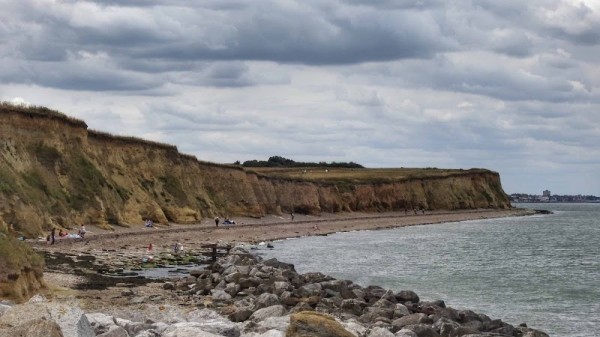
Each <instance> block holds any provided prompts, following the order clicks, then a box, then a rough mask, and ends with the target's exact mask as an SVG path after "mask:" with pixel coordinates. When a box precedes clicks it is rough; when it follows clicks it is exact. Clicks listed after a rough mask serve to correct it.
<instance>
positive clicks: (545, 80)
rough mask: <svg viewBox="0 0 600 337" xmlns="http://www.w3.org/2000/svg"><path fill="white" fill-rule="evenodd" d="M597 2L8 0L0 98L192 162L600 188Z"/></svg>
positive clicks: (3, 10) (3, 7) (0, 46)
mask: <svg viewBox="0 0 600 337" xmlns="http://www.w3.org/2000/svg"><path fill="white" fill-rule="evenodd" d="M599 11H600V6H598V5H597V4H596V2H594V1H570V0H569V1H567V0H532V1H528V2H523V1H516V0H506V1H493V0H481V1H477V2H447V1H438V0H435V1H416V0H373V1H358V0H318V1H317V0H307V1H296V0H290V1H282V0H257V1H252V2H248V1H240V0H208V1H202V2H189V1H183V0H148V1H146V0H144V1H141V0H128V1H124V0H108V1H75V0H67V1H51V0H23V1H13V2H2V3H0V62H2V67H0V97H1V98H2V99H3V100H11V99H13V98H15V97H20V98H22V100H23V101H26V102H31V103H32V104H35V105H46V106H49V107H51V108H55V109H59V110H62V111H64V112H65V113H67V114H70V115H73V116H74V117H77V118H81V119H84V120H85V121H86V123H88V124H89V125H90V127H91V128H93V129H99V130H104V131H108V132H111V133H116V134H124V135H134V136H141V137H148V138H151V139H154V140H159V141H164V142H167V143H172V144H175V145H177V146H178V148H179V149H180V150H182V151H184V152H186V153H190V154H194V155H196V156H197V157H198V158H200V159H202V160H210V161H216V162H233V161H235V160H242V161H243V160H248V159H266V158H267V157H269V156H270V155H283V156H286V157H290V158H293V159H295V160H305V161H321V160H324V161H332V160H335V161H355V162H359V163H361V164H364V165H368V166H373V167H394V166H396V167H397V166H405V167H406V166H411V167H415V166H425V167H427V166H437V167H457V168H459V167H462V168H469V167H487V168H490V169H493V170H497V171H499V172H500V173H501V175H502V179H503V183H504V184H505V188H506V189H507V190H508V191H509V192H519V191H523V192H536V191H539V190H542V189H545V188H549V189H551V190H553V192H559V191H561V190H562V191H563V192H567V191H573V192H578V193H586V192H587V193H596V194H600V192H598V191H600V182H594V181H595V180H594V181H593V182H591V183H590V182H589V181H590V179H588V181H587V182H584V181H583V178H584V177H588V178H589V177H595V172H597V169H598V168H599V166H600V163H599V162H598V159H597V158H599V157H600V156H599V155H598V152H597V150H596V148H597V144H598V143H599V142H600V130H599V126H598V125H600V120H599V117H598V116H599V115H598V114H597V111H598V108H599V104H600V94H599V92H600V70H599V69H600V67H599V66H598V60H597V57H596V55H599V54H600V43H599V33H598V32H599V31H600V27H599V26H598V24H599V22H600V19H599V15H600V14H599V13H600V12H599ZM594 170H596V171H594ZM570 172H577V174H571V173H570ZM553 176H560V177H565V178H564V179H563V180H564V182H563V181H557V180H558V179H553V178H552V177H553ZM592 180H593V179H592ZM596 180H597V179H596ZM544 181H549V182H551V183H552V184H555V185H554V186H546V185H545V183H544ZM520 188H524V189H525V190H515V189H520Z"/></svg>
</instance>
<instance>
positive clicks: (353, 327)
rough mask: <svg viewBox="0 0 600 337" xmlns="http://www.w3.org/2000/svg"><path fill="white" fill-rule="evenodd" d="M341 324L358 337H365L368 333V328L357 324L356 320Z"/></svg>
mask: <svg viewBox="0 0 600 337" xmlns="http://www.w3.org/2000/svg"><path fill="white" fill-rule="evenodd" d="M341 324H342V326H343V327H344V328H345V329H346V330H348V331H350V332H351V333H352V334H353V335H354V336H356V337H360V336H364V335H365V332H367V328H365V327H364V326H363V325H362V324H359V323H358V322H356V321H355V320H354V319H349V320H346V321H342V322H341Z"/></svg>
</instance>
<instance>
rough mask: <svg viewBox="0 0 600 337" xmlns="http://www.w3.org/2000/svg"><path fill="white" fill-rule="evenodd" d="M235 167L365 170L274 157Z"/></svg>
mask: <svg viewBox="0 0 600 337" xmlns="http://www.w3.org/2000/svg"><path fill="white" fill-rule="evenodd" d="M234 165H241V166H243V167H343V168H364V166H362V165H360V164H357V163H355V162H331V163H326V162H324V161H320V162H318V163H317V162H301V161H298V162H297V161H294V160H292V159H288V158H284V157H281V156H272V157H269V159H268V160H256V159H253V160H246V161H245V162H243V163H240V161H239V160H238V161H236V162H235V163H234Z"/></svg>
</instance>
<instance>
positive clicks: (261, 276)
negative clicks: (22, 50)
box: [0, 248, 548, 337]
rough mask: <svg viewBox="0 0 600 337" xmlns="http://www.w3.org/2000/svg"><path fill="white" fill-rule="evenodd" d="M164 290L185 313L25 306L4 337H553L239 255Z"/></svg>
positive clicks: (7, 317)
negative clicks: (42, 334)
mask: <svg viewBox="0 0 600 337" xmlns="http://www.w3.org/2000/svg"><path fill="white" fill-rule="evenodd" d="M165 284H167V283H165ZM168 284H170V285H171V286H169V287H164V289H165V291H169V292H172V293H173V294H174V295H177V296H179V297H180V298H181V299H182V300H184V303H185V305H170V304H164V303H156V302H155V301H154V300H153V299H152V297H148V298H143V297H141V298H140V297H139V296H138V297H136V300H135V301H132V305H131V306H130V307H124V308H115V307H111V308H110V310H111V313H110V314H109V313H107V312H104V313H103V312H95V313H83V312H82V311H81V310H79V309H78V308H77V306H76V304H75V303H69V304H65V303H54V302H48V301H45V300H44V299H43V298H40V297H39V296H37V297H34V298H33V299H31V300H30V301H29V303H26V304H24V305H13V306H10V305H0V336H15V333H17V332H18V333H25V334H24V336H38V335H35V334H33V332H31V333H32V334H27V333H29V332H30V330H32V329H39V327H40V325H43V327H45V328H47V329H48V331H52V336H61V335H62V336H65V337H67V336H69V337H70V336H78V337H83V336H85V337H87V336H103V337H109V336H119V337H121V336H122V337H134V336H135V337H150V336H152V337H186V336H207V337H218V336H222V337H284V336H285V337H384V336H385V337H406V336H410V337H415V336H416V337H430V336H431V337H438V336H442V337H452V336H470V337H484V336H497V337H547V336H548V335H547V334H546V333H544V332H541V331H539V330H535V329H532V328H529V327H527V326H526V324H520V325H518V326H513V325H511V324H508V323H506V322H503V321H502V320H500V319H492V318H490V317H488V316H486V315H484V314H479V313H476V312H473V311H471V310H457V309H453V308H451V307H448V306H446V304H445V303H444V301H442V300H437V301H432V302H428V301H422V300H420V298H419V296H418V295H417V294H415V293H414V292H412V291H410V290H404V291H398V292H394V291H391V290H388V289H384V288H381V287H378V286H367V287H362V286H359V285H357V284H355V283H353V282H351V281H347V280H337V279H334V278H332V277H330V276H327V275H324V274H322V273H315V272H313V273H306V274H298V273H297V272H296V271H295V270H294V266H293V265H290V264H286V263H281V262H279V261H277V260H276V259H269V260H263V259H261V258H260V257H257V256H255V255H253V254H250V253H249V252H248V251H246V250H244V249H241V248H234V249H233V250H232V251H231V252H230V254H229V255H228V256H226V257H224V258H221V259H219V260H218V261H217V262H216V263H215V264H213V265H212V266H211V267H210V268H209V269H206V270H204V271H200V272H194V273H193V276H192V275H190V276H188V277H183V278H180V279H178V280H176V281H174V282H172V283H168ZM17 317H19V318H27V319H17ZM48 322H49V323H48ZM53 323H55V324H53ZM57 326H58V331H57Z"/></svg>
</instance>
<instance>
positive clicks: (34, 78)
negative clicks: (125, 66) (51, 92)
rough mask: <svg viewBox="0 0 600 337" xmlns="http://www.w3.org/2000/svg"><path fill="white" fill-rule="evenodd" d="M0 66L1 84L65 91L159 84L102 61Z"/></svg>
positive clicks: (151, 87) (23, 63) (7, 63)
mask: <svg viewBox="0 0 600 337" xmlns="http://www.w3.org/2000/svg"><path fill="white" fill-rule="evenodd" d="M5 65H6V67H3V68H2V69H0V80H2V82H4V83H22V84H38V85H42V86H48V87H54V88H60V89H68V90H94V91H110V90H133V91H137V90H148V89H153V88H157V87H160V86H162V83H161V81H160V79H158V78H152V77H149V76H144V75H140V74H131V73H126V72H121V71H118V70H115V69H111V68H107V67H104V66H103V65H102V64H90V63H87V64H86V63H73V64H67V63H61V62H35V63H32V62H29V63H25V62H18V61H7V62H5Z"/></svg>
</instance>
